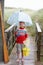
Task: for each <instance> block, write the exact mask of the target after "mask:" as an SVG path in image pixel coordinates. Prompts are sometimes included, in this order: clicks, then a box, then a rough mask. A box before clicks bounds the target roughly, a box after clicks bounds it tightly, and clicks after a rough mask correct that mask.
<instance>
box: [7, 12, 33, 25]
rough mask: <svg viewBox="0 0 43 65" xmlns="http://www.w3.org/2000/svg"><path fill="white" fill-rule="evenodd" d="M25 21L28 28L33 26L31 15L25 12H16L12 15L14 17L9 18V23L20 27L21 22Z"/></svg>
mask: <svg viewBox="0 0 43 65" xmlns="http://www.w3.org/2000/svg"><path fill="white" fill-rule="evenodd" d="M20 21H23V22H25V24H26V26H31V25H32V20H31V18H30V16H29V15H27V14H26V13H24V12H15V13H13V14H12V16H10V17H9V19H8V21H7V23H8V24H10V25H12V24H14V23H16V25H19V22H20Z"/></svg>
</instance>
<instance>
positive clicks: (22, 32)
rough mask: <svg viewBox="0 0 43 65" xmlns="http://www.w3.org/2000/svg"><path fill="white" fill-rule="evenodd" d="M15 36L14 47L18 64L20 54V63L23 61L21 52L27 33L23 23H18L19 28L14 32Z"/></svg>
mask: <svg viewBox="0 0 43 65" xmlns="http://www.w3.org/2000/svg"><path fill="white" fill-rule="evenodd" d="M15 35H16V43H17V45H16V46H17V56H18V59H17V61H18V62H19V60H20V57H19V56H20V53H22V61H23V51H22V49H23V47H24V44H23V42H24V41H25V40H26V38H27V37H28V34H27V31H26V29H25V23H24V22H23V21H20V22H19V28H18V29H17V30H16V32H15Z"/></svg>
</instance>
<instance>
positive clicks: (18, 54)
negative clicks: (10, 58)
mask: <svg viewBox="0 0 43 65" xmlns="http://www.w3.org/2000/svg"><path fill="white" fill-rule="evenodd" d="M19 60H20V44H17V61H19Z"/></svg>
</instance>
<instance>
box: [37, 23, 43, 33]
mask: <svg viewBox="0 0 43 65" xmlns="http://www.w3.org/2000/svg"><path fill="white" fill-rule="evenodd" d="M36 27H37V31H38V32H42V31H41V28H40V26H39V24H38V23H36Z"/></svg>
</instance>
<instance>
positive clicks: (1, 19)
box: [0, 2, 9, 63]
mask: <svg viewBox="0 0 43 65" xmlns="http://www.w3.org/2000/svg"><path fill="white" fill-rule="evenodd" d="M3 3H4V2H3ZM0 22H1V30H2V41H3V52H4V53H3V54H4V62H5V63H7V62H8V61H9V57H8V50H7V46H6V40H5V34H4V22H3V17H2V7H1V2H0Z"/></svg>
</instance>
